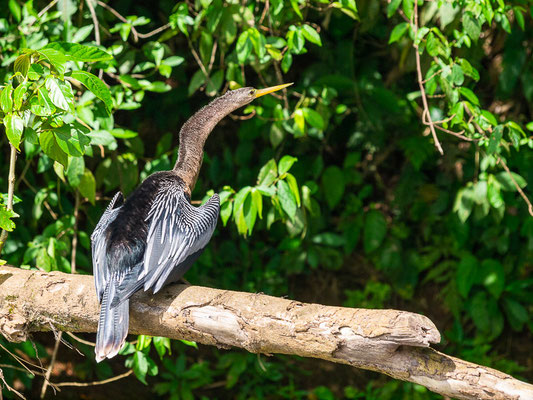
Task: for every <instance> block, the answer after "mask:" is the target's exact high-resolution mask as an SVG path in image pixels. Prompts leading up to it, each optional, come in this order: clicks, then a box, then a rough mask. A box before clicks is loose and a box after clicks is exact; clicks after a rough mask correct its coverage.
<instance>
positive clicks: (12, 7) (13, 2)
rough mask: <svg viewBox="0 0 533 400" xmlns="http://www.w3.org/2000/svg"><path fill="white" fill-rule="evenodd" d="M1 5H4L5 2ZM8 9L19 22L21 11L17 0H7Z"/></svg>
mask: <svg viewBox="0 0 533 400" xmlns="http://www.w3.org/2000/svg"><path fill="white" fill-rule="evenodd" d="M3 7H5V3H4V6H3ZM9 11H11V15H12V16H13V17H14V18H15V19H16V20H17V22H20V20H21V17H22V12H21V9H20V6H19V5H18V3H17V0H9Z"/></svg>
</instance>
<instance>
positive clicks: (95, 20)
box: [85, 0, 104, 79]
mask: <svg viewBox="0 0 533 400" xmlns="http://www.w3.org/2000/svg"><path fill="white" fill-rule="evenodd" d="M92 1H93V0H85V2H86V3H87V7H89V11H90V13H91V18H92V20H93V26H94V40H95V42H96V44H97V45H100V25H99V24H98V17H97V16H96V11H95V10H94V6H93V3H92ZM103 74H104V70H103V69H100V70H99V71H98V78H100V79H102V76H103Z"/></svg>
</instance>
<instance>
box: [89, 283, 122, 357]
mask: <svg viewBox="0 0 533 400" xmlns="http://www.w3.org/2000/svg"><path fill="white" fill-rule="evenodd" d="M115 291H116V284H115V282H113V281H111V282H109V283H108V284H107V286H106V288H105V290H104V295H103V296H102V305H101V308H100V319H99V321H98V331H97V334H96V347H95V349H94V351H95V353H96V361H97V362H100V361H102V360H103V359H105V358H111V357H114V356H116V355H117V353H118V352H119V350H120V349H121V348H122V345H123V344H124V342H125V341H126V336H127V335H128V328H129V304H130V302H129V300H125V301H123V302H122V303H120V304H119V305H117V306H116V307H112V304H111V300H112V299H113V297H114V296H115Z"/></svg>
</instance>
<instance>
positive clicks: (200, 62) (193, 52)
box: [187, 37, 215, 88]
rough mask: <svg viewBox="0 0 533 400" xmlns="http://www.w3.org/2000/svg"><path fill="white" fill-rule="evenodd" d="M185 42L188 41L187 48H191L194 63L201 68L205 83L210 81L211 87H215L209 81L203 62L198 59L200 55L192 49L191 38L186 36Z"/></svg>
mask: <svg viewBox="0 0 533 400" xmlns="http://www.w3.org/2000/svg"><path fill="white" fill-rule="evenodd" d="M187 42H188V43H189V48H190V49H191V53H192V56H193V57H194V60H195V61H196V64H198V66H199V67H200V69H201V70H202V73H203V74H204V76H205V80H206V83H207V84H209V83H211V85H212V86H213V88H215V85H213V84H212V82H211V79H209V73H208V72H207V70H206V69H205V66H204V64H203V63H202V60H201V59H200V56H199V55H198V53H197V52H196V50H195V49H194V46H193V44H192V42H191V39H190V38H188V37H187Z"/></svg>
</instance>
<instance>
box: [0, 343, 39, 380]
mask: <svg viewBox="0 0 533 400" xmlns="http://www.w3.org/2000/svg"><path fill="white" fill-rule="evenodd" d="M0 347H1V348H2V349H3V350H4V351H5V352H6V353H8V354H9V355H10V356H11V357H13V358H14V359H15V360H16V361H17V362H18V363H19V364H20V365H22V366H23V367H24V369H25V370H26V371H28V372H29V373H30V374H32V375H35V373H34V372H33V371H32V370H31V369H29V368H28V367H27V366H26V364H24V363H27V364H29V365H31V366H32V367H35V368H40V367H39V366H38V365H35V364H32V363H31V362H29V361H26V360H25V359H23V358H22V357H19V356H17V355H16V354H14V353H12V352H11V351H9V350H8V349H7V348H6V347H5V346H4V345H2V343H0Z"/></svg>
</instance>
